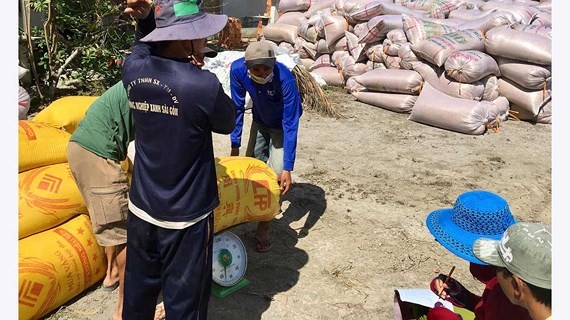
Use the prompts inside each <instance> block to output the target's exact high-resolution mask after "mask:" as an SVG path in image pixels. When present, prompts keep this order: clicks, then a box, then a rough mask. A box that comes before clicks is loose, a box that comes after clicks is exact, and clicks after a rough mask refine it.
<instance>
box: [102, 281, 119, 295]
mask: <svg viewBox="0 0 570 320" xmlns="http://www.w3.org/2000/svg"><path fill="white" fill-rule="evenodd" d="M117 287H119V281H117V282H115V284H112V285H110V286H106V285H104V284H101V289H103V291H106V292H111V291H115V289H117Z"/></svg>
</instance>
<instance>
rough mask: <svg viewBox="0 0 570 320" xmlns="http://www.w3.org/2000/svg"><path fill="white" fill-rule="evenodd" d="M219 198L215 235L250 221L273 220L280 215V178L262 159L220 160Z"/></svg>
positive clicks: (229, 158)
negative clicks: (278, 181) (278, 180)
mask: <svg viewBox="0 0 570 320" xmlns="http://www.w3.org/2000/svg"><path fill="white" fill-rule="evenodd" d="M216 176H217V177H218V197H219V198H220V205H219V206H218V207H217V208H216V209H215V210H214V232H219V231H222V230H224V229H227V228H229V227H231V226H235V225H237V224H240V223H243V222H247V221H269V220H271V219H273V218H275V216H276V215H277V214H278V213H279V208H280V205H279V194H280V190H279V184H277V175H276V174H275V172H273V170H271V168H269V166H268V165H267V164H266V163H264V162H263V161H261V160H257V159H255V158H250V157H217V158H216Z"/></svg>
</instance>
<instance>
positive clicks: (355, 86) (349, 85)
mask: <svg viewBox="0 0 570 320" xmlns="http://www.w3.org/2000/svg"><path fill="white" fill-rule="evenodd" d="M354 78H356V77H350V78H348V79H347V80H346V83H345V84H344V88H345V89H346V90H347V91H348V92H349V93H352V92H358V91H362V90H366V88H364V87H363V86H362V85H361V84H360V83H358V82H357V81H356V80H354Z"/></svg>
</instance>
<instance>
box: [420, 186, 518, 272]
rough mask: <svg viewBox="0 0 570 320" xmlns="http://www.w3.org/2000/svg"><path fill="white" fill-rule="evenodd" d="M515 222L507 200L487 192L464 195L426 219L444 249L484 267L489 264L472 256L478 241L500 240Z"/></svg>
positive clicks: (479, 191) (431, 231) (428, 226)
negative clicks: (474, 244)
mask: <svg viewBox="0 0 570 320" xmlns="http://www.w3.org/2000/svg"><path fill="white" fill-rule="evenodd" d="M514 223H516V220H515V218H514V217H513V215H512V214H511V210H510V209H509V205H508V203H507V201H506V200H505V199H503V198H502V197H501V196H499V195H497V194H495V193H492V192H489V191H485V190H472V191H467V192H465V193H462V194H461V195H459V197H457V200H456V201H455V204H454V205H453V208H444V209H438V210H435V211H432V212H431V213H430V214H429V215H428V217H427V219H426V225H427V228H428V229H429V232H430V233H431V234H432V235H433V236H434V237H435V239H436V240H437V241H438V242H439V243H441V245H442V246H444V247H445V248H446V249H447V250H449V251H451V252H452V253H453V254H455V255H456V256H458V257H460V258H462V259H465V260H467V261H469V262H473V263H476V264H481V265H487V263H485V262H483V261H481V260H479V259H477V257H475V255H474V254H473V249H472V248H473V243H475V240H477V239H479V238H489V239H494V240H500V239H501V237H502V236H503V233H504V232H505V230H507V228H508V227H509V226H510V225H512V224H514Z"/></svg>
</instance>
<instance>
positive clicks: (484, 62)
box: [444, 50, 500, 83]
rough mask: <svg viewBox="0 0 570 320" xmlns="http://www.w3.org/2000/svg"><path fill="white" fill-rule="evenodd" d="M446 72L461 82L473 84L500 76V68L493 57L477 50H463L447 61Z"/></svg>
mask: <svg viewBox="0 0 570 320" xmlns="http://www.w3.org/2000/svg"><path fill="white" fill-rule="evenodd" d="M444 66H445V71H447V74H448V75H449V76H450V77H452V78H453V79H455V80H457V81H459V82H467V83H472V82H475V81H477V80H481V79H483V78H484V77H485V76H488V75H496V76H498V75H500V71H499V66H498V65H497V62H496V61H495V59H493V57H491V56H490V55H488V54H486V53H484V52H481V51H477V50H462V51H457V52H455V53H454V54H452V55H450V56H449V57H448V58H447V60H445V64H444Z"/></svg>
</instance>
